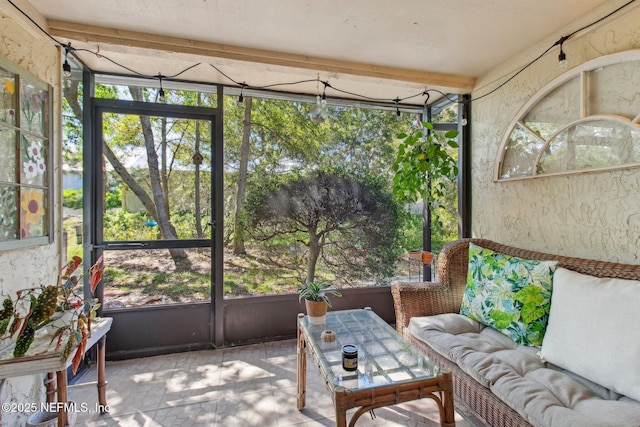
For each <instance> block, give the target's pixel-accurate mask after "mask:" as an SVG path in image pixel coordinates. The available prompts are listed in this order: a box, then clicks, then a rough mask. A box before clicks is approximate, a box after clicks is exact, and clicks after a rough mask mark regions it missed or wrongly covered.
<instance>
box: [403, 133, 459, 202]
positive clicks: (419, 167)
mask: <svg viewBox="0 0 640 427" xmlns="http://www.w3.org/2000/svg"><path fill="white" fill-rule="evenodd" d="M457 136H458V131H448V132H444V133H443V132H437V131H435V130H434V128H433V124H431V123H429V122H422V128H421V129H412V130H411V132H409V133H408V134H406V133H401V134H398V135H397V138H399V139H400V140H401V141H400V145H399V146H398V154H397V156H396V160H395V161H394V162H393V172H394V177H393V194H394V196H395V197H396V199H397V200H398V201H399V202H400V203H403V204H410V203H414V202H417V201H419V200H420V199H422V200H424V201H426V202H428V203H430V204H434V202H436V200H437V199H438V198H439V197H442V196H443V195H444V191H445V183H444V182H443V180H442V178H446V179H450V180H451V179H454V178H455V177H456V176H457V175H458V163H457V161H456V159H455V158H454V157H453V156H452V155H451V154H450V153H449V151H448V148H449V147H450V148H458V142H457V141H456V137H457Z"/></svg>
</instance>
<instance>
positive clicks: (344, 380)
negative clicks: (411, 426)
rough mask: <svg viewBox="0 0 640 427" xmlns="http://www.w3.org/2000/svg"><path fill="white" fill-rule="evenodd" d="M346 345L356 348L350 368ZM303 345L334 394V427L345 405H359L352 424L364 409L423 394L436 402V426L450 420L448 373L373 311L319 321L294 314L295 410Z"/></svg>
mask: <svg viewBox="0 0 640 427" xmlns="http://www.w3.org/2000/svg"><path fill="white" fill-rule="evenodd" d="M328 331H330V332H328ZM323 332H324V334H323ZM332 338H333V340H332ZM345 345H353V346H355V347H356V348H357V369H355V370H351V369H352V367H355V366H354V365H355V364H356V363H355V362H356V361H355V360H354V359H353V355H352V354H351V353H349V352H346V353H345V357H346V359H345V360H344V364H343V346H345ZM350 349H351V348H347V350H350ZM307 350H309V351H310V353H311V355H312V356H313V359H314V360H315V362H316V363H317V365H318V368H319V370H320V374H321V375H322V377H323V379H324V381H325V383H326V385H327V389H328V390H329V392H330V393H331V395H332V397H333V403H334V406H335V411H336V425H337V426H338V427H346V425H347V418H346V415H347V410H348V409H350V408H359V409H358V410H356V412H355V413H354V414H353V416H352V418H351V421H350V422H349V426H353V425H354V424H355V422H356V421H357V419H358V418H359V417H360V416H361V415H362V414H364V413H365V412H367V411H370V410H372V409H375V408H380V407H383V406H390V405H395V404H397V403H401V402H407V401H410V400H416V399H422V398H430V399H433V400H434V401H435V402H436V403H437V404H438V408H439V410H440V425H441V426H443V427H445V426H447V427H448V426H454V425H455V420H454V413H453V383H452V380H451V373H449V372H442V371H440V369H439V367H438V366H437V365H436V364H435V363H434V362H432V361H431V360H429V358H427V357H426V356H425V355H424V354H423V353H421V352H420V351H418V350H417V349H416V348H415V347H414V346H413V345H412V344H411V343H409V342H408V341H407V340H406V339H404V338H403V337H402V336H401V335H400V334H398V333H397V332H396V331H395V330H394V329H393V328H392V327H391V326H389V325H388V324H387V323H386V322H385V321H384V320H382V319H381V318H380V317H378V315H376V314H375V313H374V312H373V311H371V310H368V309H365V310H344V311H330V312H328V313H327V317H326V320H325V323H324V324H322V325H313V324H311V323H310V322H309V317H308V316H305V315H304V314H299V315H298V409H299V410H301V409H302V408H303V407H304V406H305V403H306V379H307V378H306V377H307V372H306V369H307V368H306V367H307ZM345 368H346V369H345Z"/></svg>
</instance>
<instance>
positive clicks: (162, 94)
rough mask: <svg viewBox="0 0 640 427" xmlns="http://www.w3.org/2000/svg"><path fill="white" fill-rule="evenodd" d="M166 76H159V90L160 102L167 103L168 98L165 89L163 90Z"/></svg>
mask: <svg viewBox="0 0 640 427" xmlns="http://www.w3.org/2000/svg"><path fill="white" fill-rule="evenodd" d="M163 77H164V76H163V75H162V74H158V80H159V81H160V90H158V102H167V98H166V97H165V93H164V89H163V88H162V78H163Z"/></svg>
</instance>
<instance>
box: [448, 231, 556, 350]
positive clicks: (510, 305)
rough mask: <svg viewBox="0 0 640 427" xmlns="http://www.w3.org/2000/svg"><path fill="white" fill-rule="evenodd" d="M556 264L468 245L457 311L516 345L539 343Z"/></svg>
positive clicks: (546, 318)
mask: <svg viewBox="0 0 640 427" xmlns="http://www.w3.org/2000/svg"><path fill="white" fill-rule="evenodd" d="M557 265H558V263H557V262H556V261H535V260H528V259H522V258H518V257H515V256H511V255H506V254H503V253H500V252H495V251H492V250H490V249H486V248H482V247H480V246H477V245H475V244H473V243H471V244H469V270H468V276H467V287H466V289H465V293H464V296H463V297H462V306H461V308H460V314H463V315H465V316H468V317H470V318H471V319H473V320H476V321H478V322H480V323H482V324H484V325H487V326H490V327H492V328H495V329H497V330H499V331H500V332H502V333H503V334H505V335H507V336H508V337H510V338H511V339H512V340H514V341H515V342H517V343H518V344H522V345H527V346H540V345H541V344H542V338H543V336H544V333H545V329H546V327H547V320H548V318H549V306H550V304H551V278H552V275H553V271H554V270H555V269H556V267H557Z"/></svg>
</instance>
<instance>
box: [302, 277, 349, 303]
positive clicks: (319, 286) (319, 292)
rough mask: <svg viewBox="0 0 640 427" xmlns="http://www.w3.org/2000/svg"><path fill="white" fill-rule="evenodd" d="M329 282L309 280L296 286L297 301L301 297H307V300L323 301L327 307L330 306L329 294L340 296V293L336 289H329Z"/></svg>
mask: <svg viewBox="0 0 640 427" xmlns="http://www.w3.org/2000/svg"><path fill="white" fill-rule="evenodd" d="M329 286H331V285H329V283H327V282H324V281H322V282H309V283H307V284H304V285H300V286H299V287H298V301H300V302H301V301H302V299H303V298H304V299H308V300H309V301H316V302H320V301H324V302H326V303H327V305H328V306H329V307H331V301H330V300H329V295H335V296H336V297H341V296H342V294H341V293H340V292H338V291H336V290H333V289H329Z"/></svg>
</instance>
